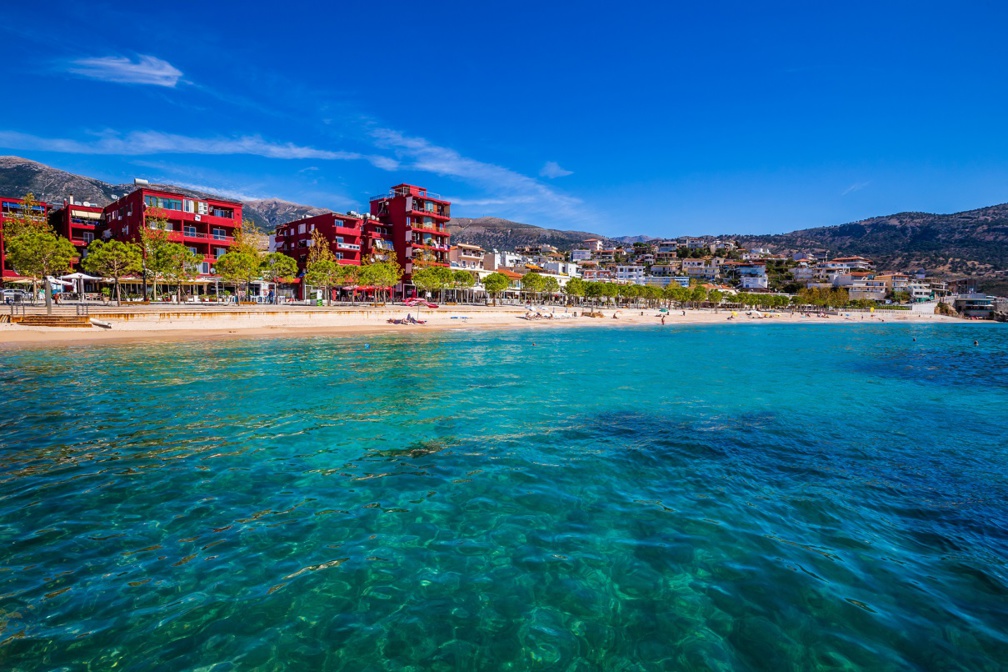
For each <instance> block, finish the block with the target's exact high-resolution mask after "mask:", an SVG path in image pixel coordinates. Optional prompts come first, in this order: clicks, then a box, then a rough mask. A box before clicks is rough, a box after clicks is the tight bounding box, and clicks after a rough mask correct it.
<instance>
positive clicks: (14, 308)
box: [10, 302, 28, 317]
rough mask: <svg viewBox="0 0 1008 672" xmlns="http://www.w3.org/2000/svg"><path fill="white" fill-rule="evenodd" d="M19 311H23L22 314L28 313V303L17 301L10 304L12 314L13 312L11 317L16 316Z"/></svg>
mask: <svg viewBox="0 0 1008 672" xmlns="http://www.w3.org/2000/svg"><path fill="white" fill-rule="evenodd" d="M19 311H20V312H21V314H22V315H27V314H28V306H27V305H26V304H24V303H20V302H15V303H11V304H10V314H11V317H14V316H15V315H17V314H18V312H19Z"/></svg>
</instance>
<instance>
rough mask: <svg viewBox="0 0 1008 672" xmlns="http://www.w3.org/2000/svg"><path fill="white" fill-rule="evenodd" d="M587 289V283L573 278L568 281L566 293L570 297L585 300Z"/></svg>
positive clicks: (565, 287) (565, 288)
mask: <svg viewBox="0 0 1008 672" xmlns="http://www.w3.org/2000/svg"><path fill="white" fill-rule="evenodd" d="M586 289H587V283H585V281H584V280H582V279H581V278H571V279H570V280H568V281H567V284H566V285H564V293H565V294H566V295H567V296H568V297H571V296H573V297H574V298H578V299H583V298H584V297H585V291H586Z"/></svg>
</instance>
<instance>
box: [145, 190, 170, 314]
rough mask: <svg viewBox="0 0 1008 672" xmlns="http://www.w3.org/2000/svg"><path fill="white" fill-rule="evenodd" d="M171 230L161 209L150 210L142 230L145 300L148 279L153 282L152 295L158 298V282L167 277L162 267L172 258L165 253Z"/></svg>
mask: <svg viewBox="0 0 1008 672" xmlns="http://www.w3.org/2000/svg"><path fill="white" fill-rule="evenodd" d="M170 236H171V229H170V225H169V224H168V219H167V217H166V216H165V215H164V213H163V212H162V211H161V210H159V209H152V210H149V211H148V212H147V214H146V217H145V223H144V226H143V227H142V228H141V229H140V252H141V254H142V255H143V277H144V299H147V278H148V277H150V278H151V280H153V285H154V286H153V287H152V293H153V294H154V296H155V297H157V289H158V280H159V279H161V278H163V277H165V273H166V269H164V268H162V267H161V264H162V263H164V262H165V261H166V260H167V259H169V258H170V257H169V256H168V255H166V254H165V253H164V248H165V246H166V245H168V244H169V243H171V238H170Z"/></svg>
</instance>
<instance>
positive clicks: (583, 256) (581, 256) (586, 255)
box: [570, 250, 592, 261]
mask: <svg viewBox="0 0 1008 672" xmlns="http://www.w3.org/2000/svg"><path fill="white" fill-rule="evenodd" d="M591 256H592V253H591V250H571V253H570V258H571V261H588V260H589V259H591Z"/></svg>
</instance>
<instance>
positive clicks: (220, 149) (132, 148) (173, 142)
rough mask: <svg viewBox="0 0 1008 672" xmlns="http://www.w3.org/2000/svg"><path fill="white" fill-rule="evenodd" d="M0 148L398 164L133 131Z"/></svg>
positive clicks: (246, 139) (15, 135)
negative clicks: (91, 138) (89, 138)
mask: <svg viewBox="0 0 1008 672" xmlns="http://www.w3.org/2000/svg"><path fill="white" fill-rule="evenodd" d="M0 147H9V148H11V149H20V150H33V151H44V152H62V153H66V154H100V155H109V154H111V155H120V156H144V155H153V154H203V155H233V154H245V155H249V156H262V157H266V158H270V159H321V160H328V161H368V162H370V163H371V164H372V165H374V166H376V167H378V168H381V169H382V170H394V168H395V167H396V166H398V162H396V161H395V160H394V159H390V158H388V157H383V156H371V155H367V154H361V153H358V152H346V151H340V150H335V151H334V150H328V149H317V148H314V147H305V146H302V145H295V144H294V143H290V142H287V143H276V142H270V141H268V140H264V139H263V138H262V137H261V136H258V135H246V136H240V137H236V138H220V137H217V138H199V137H192V136H187V135H177V134H174V133H161V132H159V131H134V132H132V133H127V134H125V135H120V134H119V133H116V132H114V131H106V132H104V133H100V134H98V135H97V136H95V138H94V139H93V140H74V139H70V138H43V137H39V136H36V135H30V134H27V133H19V132H17V131H0Z"/></svg>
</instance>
